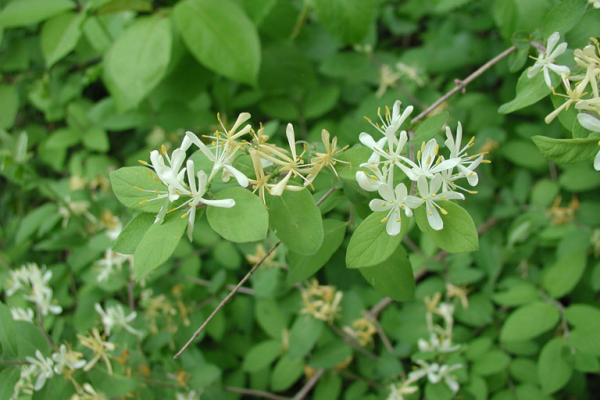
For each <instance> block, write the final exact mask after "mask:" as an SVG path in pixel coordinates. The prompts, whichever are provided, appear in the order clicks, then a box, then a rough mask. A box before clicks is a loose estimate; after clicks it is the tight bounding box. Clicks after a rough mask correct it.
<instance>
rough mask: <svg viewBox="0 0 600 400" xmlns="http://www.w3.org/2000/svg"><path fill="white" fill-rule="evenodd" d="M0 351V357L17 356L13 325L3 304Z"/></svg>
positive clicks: (1, 309) (15, 335) (0, 307)
mask: <svg viewBox="0 0 600 400" xmlns="http://www.w3.org/2000/svg"><path fill="white" fill-rule="evenodd" d="M0 349H2V357H6V358H8V357H17V356H18V354H19V352H18V343H17V332H16V331H15V323H14V321H13V319H12V316H11V313H10V309H9V308H8V307H7V306H6V305H4V303H0ZM11 394H12V393H11Z"/></svg>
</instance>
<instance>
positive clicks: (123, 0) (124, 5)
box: [98, 0, 152, 14]
mask: <svg viewBox="0 0 600 400" xmlns="http://www.w3.org/2000/svg"><path fill="white" fill-rule="evenodd" d="M103 3H104V4H102V6H101V7H100V8H99V9H98V14H110V13H118V12H121V11H141V12H147V11H152V0H103Z"/></svg>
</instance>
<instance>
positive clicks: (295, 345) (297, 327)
mask: <svg viewBox="0 0 600 400" xmlns="http://www.w3.org/2000/svg"><path fill="white" fill-rule="evenodd" d="M322 330H323V321H320V320H318V319H316V318H313V317H312V316H310V315H300V316H299V317H298V318H297V319H296V321H295V322H294V325H292V329H290V336H289V350H288V355H289V357H291V358H295V359H302V358H303V357H304V356H305V355H307V354H308V353H309V352H310V350H311V349H312V348H313V346H314V345H315V343H316V342H317V340H318V339H319V337H320V336H321V331H322Z"/></svg>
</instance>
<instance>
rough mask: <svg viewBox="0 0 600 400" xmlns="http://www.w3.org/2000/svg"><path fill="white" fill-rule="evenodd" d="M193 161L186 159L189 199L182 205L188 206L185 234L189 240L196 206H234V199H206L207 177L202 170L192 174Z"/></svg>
mask: <svg viewBox="0 0 600 400" xmlns="http://www.w3.org/2000/svg"><path fill="white" fill-rule="evenodd" d="M194 170H195V168H194V161H192V160H188V161H187V175H188V184H189V186H190V194H191V199H189V200H188V201H187V202H186V203H184V205H187V206H188V207H189V209H188V226H187V235H188V238H189V239H190V240H192V232H193V229H194V221H195V219H196V207H198V205H200V204H204V205H206V206H212V207H223V208H231V207H233V206H235V200H233V199H222V200H208V199H205V198H204V197H203V196H204V195H205V194H206V190H207V189H208V188H207V186H208V178H207V177H206V173H205V172H204V171H202V170H200V171H198V173H197V174H196V175H195V176H194ZM196 178H198V182H196Z"/></svg>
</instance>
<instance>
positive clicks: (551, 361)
mask: <svg viewBox="0 0 600 400" xmlns="http://www.w3.org/2000/svg"><path fill="white" fill-rule="evenodd" d="M568 353H569V348H568V347H567V346H566V345H565V340H564V339H563V338H561V337H557V338H554V339H552V340H550V341H549V342H548V343H546V345H545V346H544V348H543V349H542V352H541V353H540V357H539V359H538V365H537V366H538V377H539V380H540V384H541V385H542V389H543V390H544V392H545V393H546V394H551V393H554V392H556V391H558V390H559V389H561V388H562V387H564V386H565V385H566V384H567V382H569V379H570V378H571V374H572V373H573V367H572V366H571V363H570V362H569V359H568V358H567V357H568Z"/></svg>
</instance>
